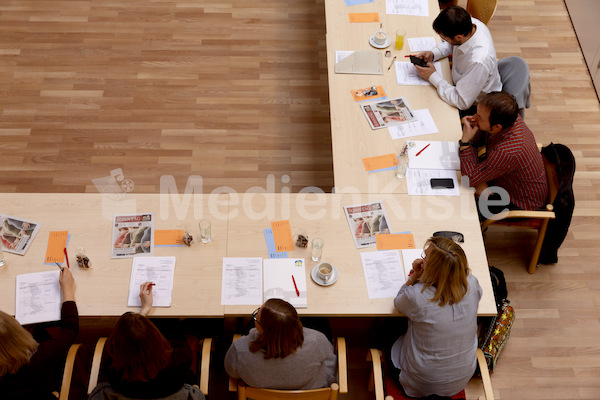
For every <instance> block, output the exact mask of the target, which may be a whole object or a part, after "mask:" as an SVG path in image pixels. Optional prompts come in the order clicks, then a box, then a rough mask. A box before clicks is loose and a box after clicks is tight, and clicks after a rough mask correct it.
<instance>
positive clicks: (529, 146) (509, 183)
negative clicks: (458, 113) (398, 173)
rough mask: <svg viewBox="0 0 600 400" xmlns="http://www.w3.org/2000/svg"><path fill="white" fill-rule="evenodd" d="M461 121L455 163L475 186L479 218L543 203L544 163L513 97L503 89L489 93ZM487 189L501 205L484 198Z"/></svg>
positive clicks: (531, 207)
mask: <svg viewBox="0 0 600 400" xmlns="http://www.w3.org/2000/svg"><path fill="white" fill-rule="evenodd" d="M462 122H463V134H462V138H461V139H460V140H459V146H460V147H459V155H460V169H461V172H462V175H463V176H467V177H468V178H469V185H470V186H472V187H474V188H475V194H476V197H477V198H479V201H478V207H477V208H478V211H479V214H480V218H481V219H486V218H491V216H492V215H493V214H497V213H498V212H500V211H502V210H503V209H505V208H509V209H523V210H538V209H540V208H542V207H543V206H544V205H545V204H546V199H547V197H548V182H547V180H546V172H545V169H544V163H543V161H542V155H541V153H540V152H539V150H538V148H537V145H536V142H535V138H534V137H533V133H532V132H531V131H530V130H529V128H528V127H527V125H525V123H524V122H523V120H522V119H521V117H520V116H519V114H518V106H517V102H516V100H515V98H514V97H513V96H512V95H510V94H508V93H506V92H492V93H489V94H487V95H486V96H485V97H484V98H483V99H482V100H481V101H480V102H479V103H478V104H477V113H476V114H475V115H473V116H470V117H464V118H463V120H462ZM488 187H489V188H490V190H488V191H486V192H484V193H483V195H482V192H483V191H484V189H486V188H488ZM502 189H503V190H504V191H503V190H502ZM490 191H491V193H493V194H492V195H491V196H490V197H489V200H498V199H501V200H502V201H501V202H500V204H501V205H499V204H496V205H490V204H487V202H484V201H483V199H487V195H488V192H490ZM506 193H508V196H509V197H507V196H506ZM480 195H482V196H481V197H480ZM496 203H498V202H496Z"/></svg>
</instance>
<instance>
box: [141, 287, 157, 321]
mask: <svg viewBox="0 0 600 400" xmlns="http://www.w3.org/2000/svg"><path fill="white" fill-rule="evenodd" d="M154 285H155V284H154V283H152V282H144V283H142V284H141V285H140V300H141V301H142V309H141V310H140V315H143V316H144V317H147V316H148V313H149V312H150V310H151V309H152V302H153V301H154V298H153V296H152V286H154Z"/></svg>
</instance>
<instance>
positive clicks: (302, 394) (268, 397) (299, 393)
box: [237, 381, 340, 400]
mask: <svg viewBox="0 0 600 400" xmlns="http://www.w3.org/2000/svg"><path fill="white" fill-rule="evenodd" d="M339 389H340V387H339V385H338V384H337V383H332V384H331V386H330V387H328V388H323V389H313V390H274V389H260V388H254V387H249V386H246V385H245V384H244V383H243V382H241V381H240V382H238V388H237V390H238V400H246V399H248V398H250V399H253V400H280V399H283V400H285V399H289V400H336V399H337V396H338V393H339Z"/></svg>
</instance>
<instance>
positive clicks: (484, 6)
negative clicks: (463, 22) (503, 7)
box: [467, 0, 498, 25]
mask: <svg viewBox="0 0 600 400" xmlns="http://www.w3.org/2000/svg"><path fill="white" fill-rule="evenodd" d="M497 5H498V0H468V1H467V12H468V13H469V14H471V16H473V17H475V18H477V19H478V20H480V21H481V22H483V23H484V24H486V25H487V24H488V22H490V20H491V19H492V16H494V12H496V6H497Z"/></svg>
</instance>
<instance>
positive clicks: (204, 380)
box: [88, 336, 214, 396]
mask: <svg viewBox="0 0 600 400" xmlns="http://www.w3.org/2000/svg"><path fill="white" fill-rule="evenodd" d="M190 338H192V337H191V336H186V339H187V340H188V342H189V341H190ZM106 339H107V338H106V337H101V338H99V339H98V341H97V342H96V348H95V349H94V357H93V359H92V369H91V372H90V382H89V385H88V396H89V395H90V393H92V390H94V388H95V387H96V385H97V384H98V376H99V374H100V365H101V363H102V353H103V351H104V345H105V344H106ZM212 350H214V346H213V341H212V338H204V339H200V340H199V342H198V351H199V353H200V357H199V358H198V364H199V371H200V386H198V385H194V386H196V387H199V388H200V391H202V393H203V394H204V395H205V396H208V380H209V375H210V352H211V351H212Z"/></svg>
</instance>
